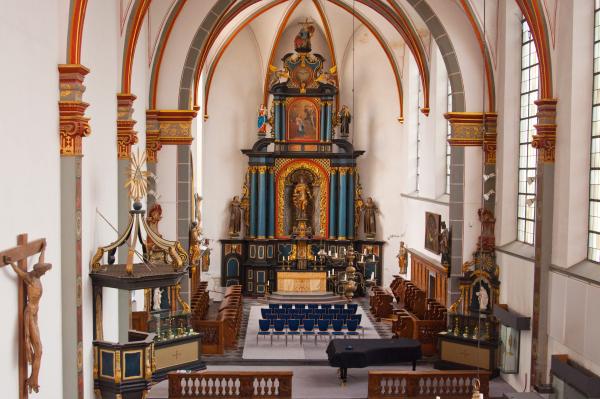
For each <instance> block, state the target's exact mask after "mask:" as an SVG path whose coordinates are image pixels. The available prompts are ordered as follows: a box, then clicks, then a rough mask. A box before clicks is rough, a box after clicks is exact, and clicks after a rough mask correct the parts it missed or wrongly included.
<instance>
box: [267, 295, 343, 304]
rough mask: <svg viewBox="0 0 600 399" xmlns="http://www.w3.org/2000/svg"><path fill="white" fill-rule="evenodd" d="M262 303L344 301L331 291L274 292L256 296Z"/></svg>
mask: <svg viewBox="0 0 600 399" xmlns="http://www.w3.org/2000/svg"><path fill="white" fill-rule="evenodd" d="M258 300H259V301H260V302H263V303H267V302H270V303H291V304H294V303H305V304H307V303H316V304H321V303H331V304H333V303H346V302H348V300H347V299H346V298H345V297H342V296H340V295H336V294H334V293H333V292H274V293H272V294H271V295H269V298H268V300H267V298H258Z"/></svg>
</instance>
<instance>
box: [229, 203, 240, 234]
mask: <svg viewBox="0 0 600 399" xmlns="http://www.w3.org/2000/svg"><path fill="white" fill-rule="evenodd" d="M241 230H242V203H241V202H240V197H238V196H237V195H236V196H235V197H233V199H232V200H231V204H230V205H229V237H231V238H235V237H238V236H239V235H240V232H241Z"/></svg>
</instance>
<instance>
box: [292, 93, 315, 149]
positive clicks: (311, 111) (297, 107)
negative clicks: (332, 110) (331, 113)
mask: <svg viewBox="0 0 600 399" xmlns="http://www.w3.org/2000/svg"><path fill="white" fill-rule="evenodd" d="M287 109H288V112H287V139H288V141H318V140H319V107H318V106H317V102H316V101H315V100H313V99H309V98H296V99H294V100H292V101H290V103H289V104H288V106H287Z"/></svg>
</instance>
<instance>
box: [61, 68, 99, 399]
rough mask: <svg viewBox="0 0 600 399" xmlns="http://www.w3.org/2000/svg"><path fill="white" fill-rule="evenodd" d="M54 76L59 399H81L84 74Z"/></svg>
mask: <svg viewBox="0 0 600 399" xmlns="http://www.w3.org/2000/svg"><path fill="white" fill-rule="evenodd" d="M58 72H59V88H60V100H59V102H58V110H59V129H60V131H59V134H60V193H61V207H60V214H61V216H60V221H61V243H60V244H61V265H60V273H61V282H62V284H61V285H62V289H61V298H62V301H61V302H62V309H63V311H62V348H63V350H62V361H63V363H62V364H63V373H62V375H63V396H64V397H70V398H78V399H83V396H84V395H83V321H82V313H83V312H82V308H81V306H82V298H81V293H82V286H81V285H82V282H81V280H82V276H81V274H82V259H81V256H82V255H81V211H82V210H81V202H82V199H81V158H82V157H83V152H82V139H83V137H86V136H89V135H90V133H91V131H90V126H89V118H87V117H86V116H85V110H86V108H87V107H88V104H87V103H85V102H83V101H82V97H83V92H84V91H85V86H84V85H83V80H84V78H85V76H86V75H87V74H88V73H89V69H87V68H86V67H84V66H83V65H79V64H63V65H59V66H58Z"/></svg>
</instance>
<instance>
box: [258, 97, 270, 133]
mask: <svg viewBox="0 0 600 399" xmlns="http://www.w3.org/2000/svg"><path fill="white" fill-rule="evenodd" d="M267 122H268V118H267V109H266V108H265V106H264V105H263V104H261V106H260V109H259V110H258V135H259V136H265V135H266V134H267Z"/></svg>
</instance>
